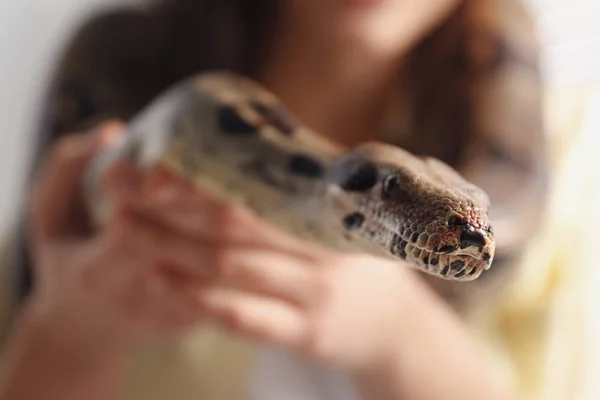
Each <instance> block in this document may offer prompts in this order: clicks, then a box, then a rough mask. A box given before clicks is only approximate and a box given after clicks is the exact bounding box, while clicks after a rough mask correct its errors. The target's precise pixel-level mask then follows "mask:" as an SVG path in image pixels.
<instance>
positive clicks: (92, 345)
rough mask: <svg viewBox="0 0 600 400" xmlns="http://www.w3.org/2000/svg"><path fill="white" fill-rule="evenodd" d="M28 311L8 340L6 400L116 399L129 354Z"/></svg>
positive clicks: (1, 386) (1, 369) (1, 379)
mask: <svg viewBox="0 0 600 400" xmlns="http://www.w3.org/2000/svg"><path fill="white" fill-rule="evenodd" d="M31 314H32V313H30V312H28V311H25V312H24V313H23V315H22V316H21V317H20V319H19V321H18V322H17V325H16V327H15V329H14V330H13V333H12V334H11V336H10V337H9V338H8V341H7V342H6V343H5V344H4V350H3V354H2V358H1V359H0V400H31V399H44V400H55V399H56V400H80V399H86V400H100V399H102V400H107V399H112V398H114V397H116V394H117V392H118V389H119V387H120V385H121V383H122V380H123V378H124V377H125V376H126V373H127V371H128V367H129V363H130V358H131V357H130V356H129V353H127V352H125V351H122V350H121V349H117V348H116V347H108V346H104V345H103V344H102V343H96V342H95V339H94V338H91V337H77V333H78V332H72V333H73V334H69V333H68V330H69V329H71V328H74V327H69V326H62V327H61V326H59V325H58V324H49V323H47V321H44V320H41V319H38V318H36V317H34V316H33V315H31Z"/></svg>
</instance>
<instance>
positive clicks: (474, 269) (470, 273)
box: [469, 267, 477, 276]
mask: <svg viewBox="0 0 600 400" xmlns="http://www.w3.org/2000/svg"><path fill="white" fill-rule="evenodd" d="M476 272H477V267H473V269H472V270H471V272H469V276H473V275H475V273H476Z"/></svg>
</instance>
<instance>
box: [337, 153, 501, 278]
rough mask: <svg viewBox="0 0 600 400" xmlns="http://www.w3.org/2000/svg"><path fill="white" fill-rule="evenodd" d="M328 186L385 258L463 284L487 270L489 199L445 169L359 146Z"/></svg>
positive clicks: (490, 238)
mask: <svg viewBox="0 0 600 400" xmlns="http://www.w3.org/2000/svg"><path fill="white" fill-rule="evenodd" d="M332 180H333V182H334V184H335V186H336V187H337V188H338V191H337V196H339V197H340V198H343V202H344V203H345V204H347V205H348V206H349V207H351V208H352V210H353V211H354V212H355V213H360V214H362V215H364V216H365V220H366V221H368V222H369V223H367V224H364V225H362V226H361V227H360V229H359V230H360V231H361V232H360V233H361V234H364V235H368V236H370V237H371V238H373V239H376V240H378V241H379V242H381V244H384V245H385V247H386V248H387V249H388V252H389V253H390V255H392V256H394V257H399V258H401V259H404V260H406V261H407V262H408V263H410V264H412V265H413V266H416V267H417V268H418V269H420V270H421V271H424V272H426V273H428V274H432V275H435V276H438V277H440V278H443V279H449V280H461V281H469V280H473V279H476V278H477V277H478V276H479V275H480V274H481V273H482V272H483V271H484V270H487V269H489V267H490V266H491V263H492V260H493V257H494V250H495V241H494V231H493V228H492V226H491V224H490V221H489V219H488V208H489V199H488V197H487V195H486V193H485V192H484V191H483V190H482V189H480V188H479V187H477V186H475V185H473V184H471V183H469V182H468V181H466V180H465V179H464V178H463V177H462V176H461V175H460V174H458V172H456V171H455V170H453V169H452V168H451V167H449V166H448V165H447V164H445V163H443V162H441V161H439V160H437V159H433V158H422V157H415V156H413V155H412V154H410V153H408V152H406V151H404V150H402V149H400V148H398V147H395V146H392V145H386V144H381V143H366V144H364V145H361V146H359V147H357V148H355V149H354V150H353V151H350V152H348V153H346V154H345V155H344V156H343V157H342V158H341V159H340V160H339V162H338V164H337V165H336V167H335V168H334V172H333V175H332Z"/></svg>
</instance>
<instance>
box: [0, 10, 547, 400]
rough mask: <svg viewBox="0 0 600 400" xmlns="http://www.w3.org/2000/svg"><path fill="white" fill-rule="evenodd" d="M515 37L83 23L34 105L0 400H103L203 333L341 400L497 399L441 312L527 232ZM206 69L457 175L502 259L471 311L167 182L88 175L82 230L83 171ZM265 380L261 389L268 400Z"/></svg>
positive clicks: (198, 16) (129, 172) (528, 188)
mask: <svg viewBox="0 0 600 400" xmlns="http://www.w3.org/2000/svg"><path fill="white" fill-rule="evenodd" d="M533 38H534V36H533V33H532V31H531V30H530V27H529V20H528V18H527V15H526V13H525V12H524V11H523V9H522V7H521V5H520V4H519V3H518V2H516V1H514V2H513V1H510V2H508V1H497V2H496V1H493V0H488V1H483V0H463V1H459V0H427V1H416V0H412V1H400V0H390V1H370V0H369V1H367V0H346V1H304V0H303V1H300V0H284V1H275V0H271V1H267V0H261V1H255V2H243V1H234V0H231V1H226V2H220V3H217V2H209V1H199V0H164V1H159V2H156V4H153V5H150V6H148V8H147V9H145V10H122V11H118V12H115V13H110V14H108V15H104V16H102V17H99V18H96V19H94V20H93V21H91V22H89V23H88V24H87V25H86V26H85V27H84V28H83V29H81V30H80V32H79V33H78V34H77V35H76V37H75V40H74V41H73V42H72V43H71V44H70V46H69V48H68V50H67V53H66V54H65V56H64V58H63V60H62V62H61V65H60V68H59V72H58V74H57V78H56V80H55V81H54V82H53V85H52V91H51V94H52V95H51V97H50V99H49V101H48V113H47V114H46V120H45V121H44V124H43V129H42V130H44V136H43V138H42V139H41V140H40V143H41V144H40V151H39V156H38V157H37V158H36V166H37V168H36V176H35V178H36V179H35V185H34V191H33V192H32V202H31V206H30V208H29V214H28V215H29V219H28V221H27V223H26V224H25V226H26V229H24V232H25V234H24V235H23V237H22V238H21V239H20V248H21V250H22V251H21V252H20V253H19V254H18V256H19V257H17V260H16V261H15V264H16V265H17V267H18V268H19V271H33V272H34V274H33V277H34V278H35V280H34V283H35V284H34V285H33V286H31V285H29V284H28V280H27V279H25V281H24V282H25V284H24V285H23V289H24V290H23V293H22V294H23V295H24V298H23V300H22V308H21V309H20V311H19V312H18V315H17V317H16V319H15V323H14V324H13V327H12V333H11V334H10V336H9V338H8V340H7V342H6V344H5V354H4V359H3V361H2V371H1V374H2V375H1V377H2V379H1V380H0V396H4V397H0V398H6V399H9V398H10V399H20V398H23V399H25V398H27V399H30V398H37V397H41V396H42V394H43V396H44V398H57V399H63V400H68V399H79V398H86V399H95V398H98V399H106V398H115V397H116V396H117V394H118V393H119V392H120V391H121V390H123V387H126V386H127V383H128V381H130V380H131V379H133V378H132V376H131V374H130V368H131V364H132V362H134V360H135V355H136V352H137V351H138V350H139V349H140V347H145V346H154V345H158V344H157V343H159V342H160V341H162V340H169V341H171V342H172V341H177V340H181V341H183V340H184V339H182V338H181V337H180V335H182V334H185V335H189V334H191V333H192V332H198V331H205V330H207V329H208V325H209V321H210V322H216V323H217V325H220V326H221V327H224V328H228V329H229V330H230V331H231V332H232V333H234V334H235V335H238V336H239V337H242V338H245V339H256V340H259V341H262V342H265V343H266V344H267V348H266V350H265V352H264V353H262V354H267V355H268V354H271V355H273V352H274V353H277V354H275V355H274V357H275V358H277V357H280V358H279V360H281V359H282V358H281V357H283V359H284V360H288V361H289V362H288V364H287V365H289V364H290V363H291V364H295V365H297V366H298V368H297V369H296V373H299V374H301V373H302V372H301V371H305V372H306V370H307V368H305V369H302V367H301V365H302V362H301V361H300V360H299V359H294V357H295V356H294V355H296V356H297V355H301V356H302V357H303V358H308V359H309V360H311V362H314V363H316V364H318V365H322V366H325V368H326V369H325V370H324V371H323V376H324V377H325V378H323V376H322V377H316V378H315V379H314V380H312V383H313V384H315V381H316V382H318V381H319V380H320V379H326V381H327V382H333V383H332V385H334V386H336V385H337V386H336V387H338V389H339V390H347V392H341V394H339V393H338V395H337V396H341V398H348V397H349V396H354V395H356V394H358V395H359V396H360V397H362V398H365V399H367V398H376V399H388V398H389V399H419V400H425V399H439V398H445V399H452V398H460V399H468V398H481V397H483V396H485V398H487V399H496V398H497V399H510V398H513V397H511V396H512V395H511V388H508V387H505V385H502V384H499V383H498V382H497V379H496V377H495V376H494V374H493V373H492V372H490V369H489V368H488V366H487V365H486V362H485V361H484V359H483V358H482V357H481V356H480V355H479V354H478V352H477V350H476V349H475V348H474V344H473V343H472V342H473V339H472V338H471V337H470V336H469V334H468V333H467V332H466V330H465V328H464V326H463V325H462V323H461V322H460V319H459V318H458V317H457V315H456V313H455V312H454V311H453V310H452V309H451V308H450V307H448V303H449V304H452V305H453V306H454V307H455V309H456V310H464V309H465V305H471V303H472V302H473V299H474V298H473V297H469V296H468V294H469V293H470V292H473V293H477V292H478V290H479V289H482V288H483V289H485V290H489V289H490V288H492V287H496V286H498V285H499V284H500V283H502V282H504V281H505V279H506V277H509V276H512V275H513V274H512V271H514V268H510V266H514V265H516V264H517V262H516V260H517V259H518V257H519V254H520V252H521V251H522V249H523V247H524V246H525V245H526V244H527V240H525V238H529V237H531V236H532V234H533V233H534V232H535V228H536V223H537V220H538V218H539V215H540V213H539V210H540V207H539V206H540V204H541V202H542V199H543V190H542V186H541V185H540V182H541V183H543V177H544V174H543V172H544V160H543V157H542V155H543V136H542V132H541V126H540V125H541V124H540V119H541V115H540V109H539V106H540V102H539V89H540V88H539V80H538V75H537V72H538V70H537V64H536V60H535V54H536V53H535V47H534V46H535V43H534V41H533ZM214 68H226V69H231V70H234V71H238V72H241V73H244V74H246V75H249V76H251V77H253V78H255V79H257V80H258V81H260V82H261V83H263V84H264V85H265V86H266V87H268V88H269V89H271V90H272V91H273V92H275V93H276V94H277V95H278V96H280V97H281V99H282V100H283V101H284V102H285V103H286V104H287V105H288V107H289V108H290V109H292V110H293V111H294V113H295V114H296V115H297V116H298V118H299V119H300V120H301V121H303V122H304V123H305V124H306V125H308V126H311V127H312V128H313V129H315V130H316V131H317V132H320V133H321V134H323V135H324V136H326V137H328V138H329V139H331V140H334V141H338V142H340V143H342V144H345V145H349V146H351V145H355V144H357V143H359V142H362V141H365V140H373V139H375V140H385V141H388V142H391V143H395V144H399V145H402V146H403V147H405V148H407V149H409V150H411V151H414V152H417V153H425V154H430V155H433V156H436V157H438V158H441V159H442V160H444V161H446V162H448V163H450V164H452V165H454V166H456V167H457V168H459V169H460V170H461V171H462V172H463V173H464V174H465V175H466V176H467V177H468V178H469V179H470V180H472V181H473V182H475V183H477V184H479V185H480V186H482V187H483V188H485V189H486V190H487V191H488V192H489V194H490V195H491V197H492V202H493V203H495V204H499V205H501V207H499V211H501V212H502V214H500V213H498V214H497V215H494V214H492V217H493V218H494V217H496V218H497V219H498V220H500V222H501V223H500V226H499V229H498V233H497V235H498V241H499V242H500V243H503V244H505V245H506V246H505V247H503V248H500V249H498V251H499V254H498V257H497V259H496V261H495V267H494V268H493V271H492V272H490V274H487V276H484V277H482V279H481V280H480V282H477V283H476V284H474V285H471V286H468V289H469V292H467V291H466V290H467V287H465V286H458V287H455V286H454V285H450V284H447V283H445V282H441V281H438V280H431V281H429V285H427V284H426V282H427V281H428V280H427V278H425V277H423V276H421V275H419V274H417V273H416V272H414V271H413V270H411V269H409V268H403V267H402V266H400V267H399V266H398V265H397V264H396V263H390V262H389V261H382V260H379V259H375V258H372V257H366V256H365V257H358V258H357V257H353V258H349V257H348V256H345V255H342V254H337V253H333V252H331V251H328V250H325V249H322V248H319V247H318V246H313V245H307V244H306V243H302V242H300V241H299V240H297V239H295V238H292V237H289V236H288V235H285V234H282V233H281V232H279V231H278V230H277V229H274V228H273V227H271V226H269V225H267V224H266V223H264V222H262V221H260V220H259V219H258V218H256V217H255V216H253V215H251V213H249V212H247V211H245V210H241V209H238V208H234V207H231V206H229V205H226V204H222V203H221V202H219V201H217V200H215V199H213V198H212V197H211V196H210V195H209V194H207V193H198V192H197V191H194V190H192V189H191V188H190V187H189V185H188V184H187V183H186V182H182V181H180V180H179V179H176V178H175V177H173V176H170V175H169V174H167V173H166V172H165V171H155V172H153V173H151V174H146V175H142V174H140V173H139V172H137V171H136V170H135V169H133V168H132V167H131V166H129V165H125V164H123V165H117V166H115V167H114V168H113V169H112V170H111V171H110V172H109V173H108V174H107V175H106V177H105V180H104V184H105V187H106V189H107V191H108V192H109V193H110V195H111V196H112V197H113V198H114V200H115V201H116V203H117V204H118V207H116V210H115V212H114V214H113V215H111V218H110V223H109V225H108V228H107V229H106V231H104V232H93V231H92V230H91V229H90V228H89V224H88V223H87V216H86V214H85V212H84V211H83V208H82V204H81V199H80V197H79V189H80V187H79V182H80V181H81V171H82V169H83V168H84V167H85V165H86V163H87V162H88V161H89V159H90V157H92V156H93V154H95V153H97V152H98V151H100V150H101V149H102V148H103V147H104V146H106V145H108V144H109V143H110V141H111V140H113V138H114V136H115V135H119V134H120V132H121V131H122V129H123V125H122V122H120V121H127V120H128V119H129V118H131V117H132V116H133V115H134V114H135V113H136V112H138V111H139V110H140V109H141V108H142V107H143V106H144V105H146V104H147V103H148V101H150V100H151V99H152V98H153V97H154V96H155V95H157V94H158V93H160V92H161V91H162V90H164V89H165V88H167V87H168V86H169V85H170V84H172V83H174V82H176V81H178V80H180V79H182V78H184V77H186V76H188V75H190V74H192V73H196V72H199V71H202V70H207V69H214ZM72 132H80V134H77V135H67V134H68V133H72ZM85 132H87V133H86V134H83V133H85ZM524 215H528V216H527V218H528V219H527V223H523V218H524ZM512 221H519V222H520V223H519V225H518V226H519V229H518V230H515V229H514V226H515V225H514V224H513V222H512ZM503 226H507V227H509V228H511V229H510V231H509V230H505V229H503ZM217 228H218V229H217ZM517 231H518V232H517ZM515 232H517V233H515ZM198 260H201V261H200V262H199V261H198ZM199 264H200V265H199ZM315 267H316V268H315ZM199 271H205V272H206V273H200V272H199ZM224 283H227V284H228V287H229V288H228V289H225V287H224V285H223V284H224ZM431 288H435V289H436V290H435V291H434V290H431ZM436 291H437V294H436ZM357 299H361V300H360V301H357ZM350 310H351V312H349V311H350ZM277 348H283V349H285V351H284V352H283V355H282V354H281V353H278V352H279V350H276V349H277ZM269 352H271V353H269ZM255 360H258V361H257V362H258V365H256V364H255V365H254V366H252V365H251V366H250V369H253V368H257V369H258V371H259V372H260V371H262V370H261V364H260V361H261V355H260V354H259V355H258V356H257V358H256V359H255ZM262 360H263V361H264V358H263V359H262ZM272 360H273V358H271V361H272ZM290 360H291V361H290ZM268 363H269V361H268V360H267V362H266V364H268ZM262 365H263V366H264V365H265V363H264V362H263V364H262ZM310 365H311V367H312V364H310ZM311 367H308V368H311ZM315 368H316V367H315ZM183 371H184V373H187V372H189V371H187V370H186V369H184V370H183ZM332 371H335V372H332ZM437 371H439V372H438V373H435V372H437ZM450 371H452V373H450ZM276 372H281V370H280V371H274V370H271V373H270V374H267V376H266V382H269V381H270V382H271V383H272V382H273V380H277V382H279V383H282V384H283V382H282V381H281V380H279V378H277V375H274V374H275V373H276ZM338 373H339V374H341V375H337V374H338ZM260 375H261V374H260V373H259V374H258V376H257V377H256V379H254V381H252V380H251V381H242V382H240V385H238V386H242V389H241V391H240V393H239V396H241V397H242V398H247V397H249V396H250V397H252V396H254V397H256V398H261V399H265V398H270V397H269V396H273V397H274V398H281V395H279V396H278V395H276V394H275V391H276V390H278V389H277V388H276V387H275V388H273V387H271V388H266V387H265V385H264V384H263V383H264V381H262V380H261V376H260ZM162 378H163V376H162V375H161V376H156V377H155V379H156V380H161V379H162ZM346 378H348V381H346V380H345V379H346ZM282 379H283V378H282ZM315 385H316V386H315V387H319V385H318V384H315ZM284 386H285V388H284V389H291V386H290V385H284ZM322 386H323V385H321V387H322ZM325 386H327V385H325ZM188 389H189V388H188ZM302 390H309V391H310V390H311V389H307V388H303V389H302ZM131 393H132V394H131V395H129V397H128V398H132V399H134V398H142V397H143V398H146V399H147V398H151V396H152V395H154V396H158V395H157V393H153V394H150V395H148V394H147V393H144V394H143V395H142V394H141V393H143V389H141V388H140V389H139V390H137V391H136V390H135V389H133V391H132V392H131ZM207 393H209V391H207V389H206V388H200V389H199V390H198V391H194V390H192V389H189V390H186V391H185V393H182V394H181V397H180V398H207V397H208V396H207ZM300 393H301V396H302V398H310V396H311V394H309V393H307V392H302V391H300ZM168 395H169V396H170V397H172V396H173V393H169V394H168ZM328 396H329V397H328ZM335 396H336V395H335V394H330V395H326V394H321V395H313V397H314V398H336V397H335ZM177 397H179V395H177ZM157 398H158V397H157ZM162 398H164V397H162ZM217 398H225V397H223V396H221V397H217Z"/></svg>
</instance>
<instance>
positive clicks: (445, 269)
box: [440, 265, 450, 276]
mask: <svg viewBox="0 0 600 400" xmlns="http://www.w3.org/2000/svg"><path fill="white" fill-rule="evenodd" d="M448 271H450V266H449V265H446V266H445V267H444V269H443V270H442V271H441V272H440V274H441V275H443V276H446V275H447V274H448Z"/></svg>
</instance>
